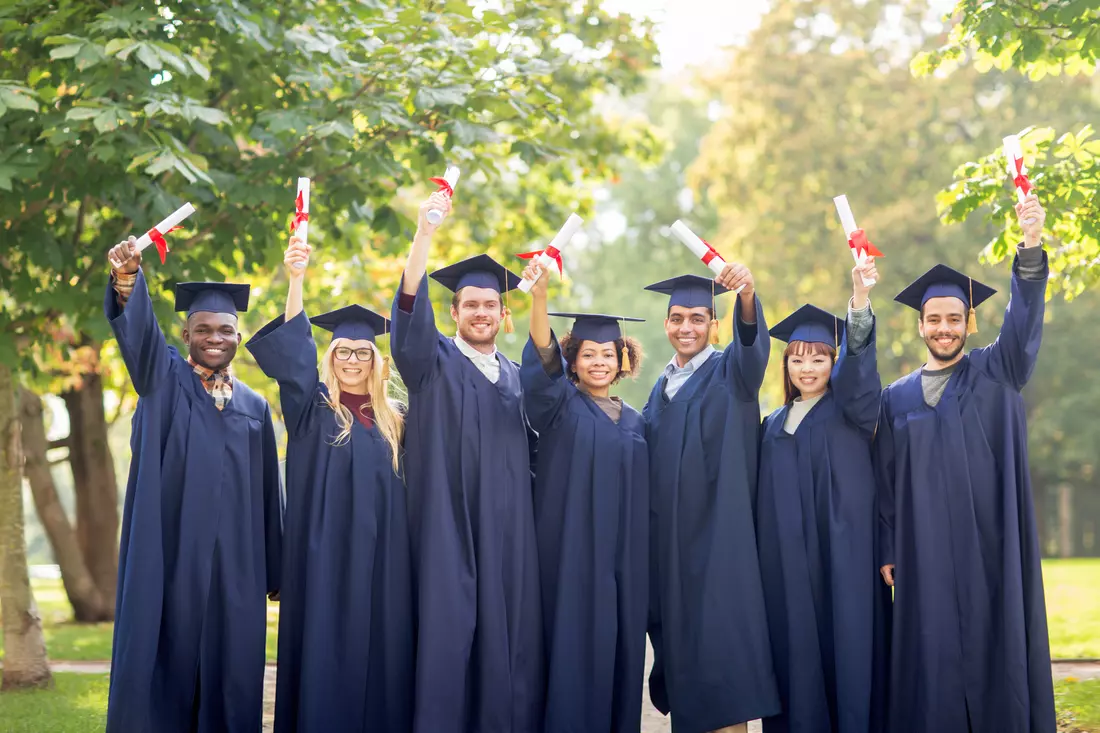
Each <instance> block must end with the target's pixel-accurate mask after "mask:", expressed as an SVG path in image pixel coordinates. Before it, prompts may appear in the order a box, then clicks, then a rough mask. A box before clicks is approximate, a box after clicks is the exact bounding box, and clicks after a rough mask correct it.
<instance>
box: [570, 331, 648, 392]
mask: <svg viewBox="0 0 1100 733" xmlns="http://www.w3.org/2000/svg"><path fill="white" fill-rule="evenodd" d="M582 343H584V339H575V338H573V333H572V332H569V333H567V334H565V335H564V336H562V337H561V355H562V356H563V357H565V374H566V376H567V377H569V381H571V382H573V383H574V384H576V383H577V382H579V381H580V377H578V376H577V373H576V372H575V371H573V365H574V364H576V363H577V354H579V353H580V350H581V344H582ZM624 346H625V347H626V353H627V355H629V356H630V370H629V371H625V372H624V371H623V347H624ZM615 354H616V355H617V357H618V361H619V373H618V374H617V375H616V376H615V381H613V382H612V384H618V383H619V380H621V379H622V378H623V377H630V378H631V379H634V378H635V377H637V376H638V374H639V373H640V372H641V371H642V359H643V358H644V354H643V353H642V345H641V343H639V342H638V340H637V339H633V338H631V337H629V336H626V337H625V338H620V339H616V340H615Z"/></svg>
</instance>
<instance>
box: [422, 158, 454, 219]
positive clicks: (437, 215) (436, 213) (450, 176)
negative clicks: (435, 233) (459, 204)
mask: <svg viewBox="0 0 1100 733" xmlns="http://www.w3.org/2000/svg"><path fill="white" fill-rule="evenodd" d="M460 175H462V171H460V170H459V169H458V168H457V167H455V166H453V165H451V166H447V172H446V173H444V174H443V180H444V181H446V182H447V185H448V186H450V189H451V193H453V192H454V190H455V186H457V185H458V177H459V176H460ZM428 221H430V222H431V223H432V224H438V223H439V222H441V221H443V212H442V211H440V210H439V209H431V210H429V211H428Z"/></svg>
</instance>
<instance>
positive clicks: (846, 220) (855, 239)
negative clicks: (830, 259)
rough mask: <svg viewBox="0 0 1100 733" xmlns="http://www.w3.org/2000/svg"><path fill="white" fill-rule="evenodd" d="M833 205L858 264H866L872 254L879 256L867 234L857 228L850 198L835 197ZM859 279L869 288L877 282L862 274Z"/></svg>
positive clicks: (844, 196)
mask: <svg viewBox="0 0 1100 733" xmlns="http://www.w3.org/2000/svg"><path fill="white" fill-rule="evenodd" d="M833 204H835V205H836V213H837V215H839V216H840V225H841V226H842V227H844V236H845V237H846V238H847V239H848V249H849V250H850V251H851V253H852V257H853V258H854V259H855V261H856V264H857V265H862V264H863V263H864V262H866V261H867V255H868V254H870V253H874V254H879V252H878V250H875V249H874V247H873V245H871V243H870V242H868V241H867V234H866V233H865V232H864V231H863V230H862V229H860V228H859V227H857V226H856V218H855V217H854V216H852V207H850V206H849V205H848V197H847V196H846V195H845V194H841V195H839V196H835V197H833ZM859 277H860V279H861V280H863V284H864V285H865V286H867V287H871V286H872V285H874V284H875V282H876V281H875V280H868V279H867V278H865V277H863V274H862V273H860V276H859Z"/></svg>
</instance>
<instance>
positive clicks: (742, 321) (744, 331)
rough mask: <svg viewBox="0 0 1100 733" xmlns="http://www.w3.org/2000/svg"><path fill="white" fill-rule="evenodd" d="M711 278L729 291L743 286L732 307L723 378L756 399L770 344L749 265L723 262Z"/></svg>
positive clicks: (748, 396) (745, 396) (741, 391)
mask: <svg viewBox="0 0 1100 733" xmlns="http://www.w3.org/2000/svg"><path fill="white" fill-rule="evenodd" d="M714 281H715V282H717V283H718V284H719V285H722V286H724V287H726V288H728V289H729V290H736V289H737V288H739V287H741V286H744V288H743V289H742V290H741V293H740V294H739V295H738V296H737V302H736V303H735V304H734V306H733V329H734V333H733V339H732V340H731V341H730V343H729V345H728V346H727V347H726V350H725V352H724V353H723V354H722V358H723V359H724V360H725V369H726V375H727V378H728V379H730V380H732V381H733V382H734V387H735V388H739V391H740V393H741V396H742V397H743V398H744V399H746V400H749V399H756V396H757V395H758V394H759V393H760V385H761V384H763V383H764V372H765V370H766V369H767V368H768V352H769V350H770V346H771V341H770V337H769V336H768V325H767V323H765V321H764V307H763V305H762V304H761V303H760V299H759V298H757V297H756V283H755V281H754V280H753V276H752V272H751V271H750V270H749V268H747V267H745V266H744V265H740V264H737V263H733V262H731V263H729V264H727V265H726V267H725V268H724V269H723V270H722V274H721V275H719V276H718V277H716V278H714Z"/></svg>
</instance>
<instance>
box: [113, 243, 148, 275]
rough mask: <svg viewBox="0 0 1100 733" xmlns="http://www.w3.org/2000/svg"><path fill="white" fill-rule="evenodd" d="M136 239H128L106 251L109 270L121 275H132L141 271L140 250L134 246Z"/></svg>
mask: <svg viewBox="0 0 1100 733" xmlns="http://www.w3.org/2000/svg"><path fill="white" fill-rule="evenodd" d="M136 244H137V239H136V238H135V237H130V238H129V239H126V240H125V241H123V242H119V243H118V244H116V245H115V246H114V247H111V249H109V250H107V261H108V262H110V263H111V269H112V270H114V271H115V272H118V273H121V274H123V275H133V274H134V273H135V272H137V271H138V270H140V269H141V250H139V249H138V248H137V247H136V246H135V245H136Z"/></svg>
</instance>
